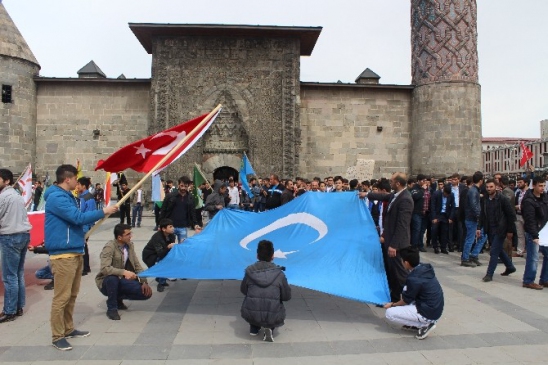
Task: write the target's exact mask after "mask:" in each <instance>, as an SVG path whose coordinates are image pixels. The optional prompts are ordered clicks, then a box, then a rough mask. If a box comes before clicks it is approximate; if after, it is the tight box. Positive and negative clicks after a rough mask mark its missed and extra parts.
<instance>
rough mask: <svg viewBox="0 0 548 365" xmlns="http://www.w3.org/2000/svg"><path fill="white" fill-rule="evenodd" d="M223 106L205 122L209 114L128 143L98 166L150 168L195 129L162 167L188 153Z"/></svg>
mask: <svg viewBox="0 0 548 365" xmlns="http://www.w3.org/2000/svg"><path fill="white" fill-rule="evenodd" d="M219 113H220V109H219V110H218V111H217V113H216V114H214V115H213V116H212V117H211V118H210V119H209V120H208V121H207V122H206V123H203V124H200V123H201V122H202V121H203V120H204V119H205V118H206V117H207V116H208V115H209V114H204V115H202V116H199V117H198V118H195V119H192V120H189V121H187V122H184V123H182V124H179V125H177V126H175V127H172V128H169V129H166V130H165V131H162V132H160V133H156V134H155V135H152V136H150V137H147V138H144V139H141V140H139V141H137V142H133V143H131V144H128V145H127V146H124V147H122V148H121V149H119V150H118V151H116V152H114V153H113V154H112V155H111V156H110V157H109V158H107V159H106V160H99V162H98V163H97V166H96V167H95V170H99V169H103V170H105V171H107V172H118V171H123V170H126V169H132V170H135V171H137V172H144V173H148V172H150V171H151V170H152V169H153V168H154V166H156V164H158V163H159V162H160V160H161V159H162V158H164V156H165V155H167V154H168V153H169V152H170V151H171V150H172V149H173V148H174V147H175V146H176V145H177V144H178V143H179V142H180V141H181V140H183V139H184V138H185V137H186V136H187V135H189V134H191V133H192V136H191V137H190V138H188V139H187V140H186V141H185V143H183V145H182V146H181V147H180V148H179V149H178V151H176V152H175V153H174V154H173V155H172V156H171V157H170V158H168V159H167V160H166V161H165V162H164V163H163V164H162V165H161V166H159V167H158V168H157V169H156V170H157V171H158V170H161V169H163V168H165V167H167V166H168V165H169V164H171V163H173V162H175V161H176V160H177V159H178V158H179V157H181V156H182V155H183V154H185V153H186V152H187V151H188V150H189V149H190V148H191V147H192V146H193V145H194V144H195V143H196V141H197V140H198V139H200V137H201V136H202V135H203V134H204V133H205V132H206V131H207V130H208V128H209V127H210V126H211V124H212V123H213V121H214V120H215V118H216V117H217V116H218V115H219Z"/></svg>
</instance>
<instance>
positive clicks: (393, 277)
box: [382, 243, 409, 302]
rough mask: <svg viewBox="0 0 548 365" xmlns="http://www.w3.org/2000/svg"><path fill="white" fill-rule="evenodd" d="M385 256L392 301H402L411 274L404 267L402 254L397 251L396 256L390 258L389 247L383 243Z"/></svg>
mask: <svg viewBox="0 0 548 365" xmlns="http://www.w3.org/2000/svg"><path fill="white" fill-rule="evenodd" d="M382 246H383V250H382V251H383V255H384V263H385V268H386V278H387V280H388V288H389V289H390V300H391V301H392V302H397V301H399V300H400V299H401V293H402V290H403V287H404V286H405V281H406V280H407V275H408V274H409V273H408V272H407V270H406V269H405V267H404V266H403V261H402V259H401V256H400V253H399V252H398V251H396V256H394V257H389V256H388V245H386V244H384V243H383V245H382Z"/></svg>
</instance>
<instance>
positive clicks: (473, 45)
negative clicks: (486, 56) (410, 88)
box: [411, 0, 478, 85]
mask: <svg viewBox="0 0 548 365" xmlns="http://www.w3.org/2000/svg"><path fill="white" fill-rule="evenodd" d="M476 19H477V14H476V1H475V0H472V1H470V0H452V1H447V0H443V1H440V0H412V6H411V28H412V32H411V43H412V46H413V50H412V59H413V60H412V67H413V69H412V75H413V84H415V85H423V84H429V83H433V82H448V81H464V82H473V83H477V82H478V51H477V38H478V35H477V30H476V29H477V24H476Z"/></svg>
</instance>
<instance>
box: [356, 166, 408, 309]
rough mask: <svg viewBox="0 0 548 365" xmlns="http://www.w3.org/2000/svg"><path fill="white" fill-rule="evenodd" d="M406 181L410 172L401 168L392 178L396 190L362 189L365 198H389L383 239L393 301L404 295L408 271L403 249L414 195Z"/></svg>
mask: <svg viewBox="0 0 548 365" xmlns="http://www.w3.org/2000/svg"><path fill="white" fill-rule="evenodd" d="M406 185H407V179H406V176H405V174H404V173H401V172H400V173H395V174H393V175H392V178H391V179H390V187H391V188H392V189H393V190H394V193H390V194H383V193H365V192H361V193H360V194H359V195H360V198H362V199H363V198H365V197H367V198H368V199H369V200H379V201H386V202H388V206H387V208H386V213H385V215H383V231H382V234H381V237H380V240H381V243H382V244H383V245H384V247H383V256H384V260H385V266H386V268H387V272H386V276H387V279H388V287H389V288H390V297H391V298H392V301H398V300H399V299H400V296H401V292H402V289H403V286H404V285H405V280H406V279H407V274H408V272H407V270H406V269H405V267H404V266H403V262H402V260H401V257H400V255H399V251H400V250H401V249H403V248H406V247H409V246H410V244H409V242H410V226H411V216H412V214H413V199H412V198H411V193H410V192H409V190H407V189H406ZM383 214H384V212H383Z"/></svg>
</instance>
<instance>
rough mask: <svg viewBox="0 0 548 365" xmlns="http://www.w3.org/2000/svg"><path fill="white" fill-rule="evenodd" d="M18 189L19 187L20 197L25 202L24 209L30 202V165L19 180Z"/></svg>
mask: <svg viewBox="0 0 548 365" xmlns="http://www.w3.org/2000/svg"><path fill="white" fill-rule="evenodd" d="M19 187H21V196H22V197H23V200H24V201H25V207H26V208H28V207H29V206H30V203H31V202H32V168H31V166H30V164H29V165H28V166H27V168H26V170H25V172H23V176H21V179H19Z"/></svg>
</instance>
